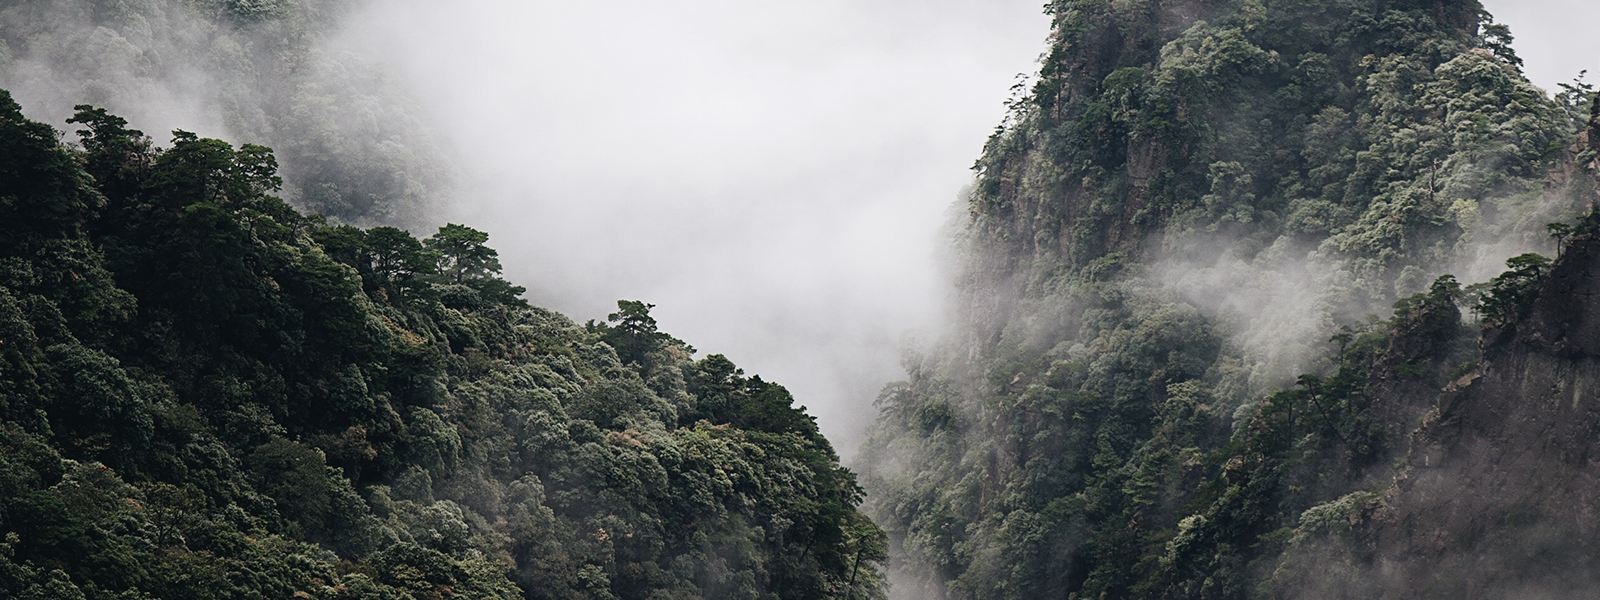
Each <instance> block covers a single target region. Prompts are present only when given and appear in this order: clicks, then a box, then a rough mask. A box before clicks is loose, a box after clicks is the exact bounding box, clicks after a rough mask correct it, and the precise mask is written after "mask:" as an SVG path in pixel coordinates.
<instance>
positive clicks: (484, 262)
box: [423, 223, 500, 283]
mask: <svg viewBox="0 0 1600 600" xmlns="http://www.w3.org/2000/svg"><path fill="white" fill-rule="evenodd" d="M488 241H489V234H487V233H484V232H482V231H478V230H476V229H473V228H471V227H467V226H466V225H457V224H455V223H448V224H446V225H445V226H444V227H440V228H439V232H438V233H435V234H433V237H430V238H428V239H427V241H426V242H423V245H424V246H426V247H427V248H428V249H429V250H432V251H434V252H436V253H437V254H436V259H437V261H438V265H439V272H440V273H442V274H444V276H445V279H447V280H449V281H450V282H451V283H468V282H471V281H477V280H483V279H490V278H493V277H495V276H497V275H499V274H500V258H499V257H500V253H499V252H496V251H495V250H494V249H493V248H490V247H488V246H485V245H484V244H485V243H487V242H488Z"/></svg>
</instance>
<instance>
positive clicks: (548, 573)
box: [0, 92, 885, 600]
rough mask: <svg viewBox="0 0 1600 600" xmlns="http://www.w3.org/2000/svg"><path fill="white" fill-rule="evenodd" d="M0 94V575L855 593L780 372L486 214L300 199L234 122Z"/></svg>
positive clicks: (846, 555)
mask: <svg viewBox="0 0 1600 600" xmlns="http://www.w3.org/2000/svg"><path fill="white" fill-rule="evenodd" d="M70 125H71V126H73V127H75V128H76V131H77V137H78V140H77V141H76V143H74V144H71V145H63V143H62V142H61V141H60V137H59V135H58V132H57V131H55V130H54V129H53V128H51V127H50V126H48V125H46V124H42V123H37V122H32V121H29V120H28V119H26V118H24V117H23V116H22V114H21V112H20V108H19V107H18V105H17V103H16V102H14V101H13V100H12V99H11V97H10V96H9V95H8V94H6V93H4V92H0V532H3V539H0V596H4V597H7V598H30V599H32V598H38V599H45V598H50V599H56V598H60V599H78V598H82V599H89V600H93V599H112V598H117V599H137V598H219V599H221V598H239V599H243V598H290V597H296V598H328V599H335V598H351V599H353V598H371V599H377V598H416V599H424V598H435V599H440V598H549V599H552V600H553V599H558V598H559V599H572V598H592V599H610V598H616V599H628V598H636V599H645V598H651V599H658V598H711V597H715V598H750V599H758V598H760V599H765V598H875V597H882V594H883V584H882V580H881V578H880V575H879V571H878V563H879V561H881V560H883V559H884V558H885V554H884V552H885V551H884V542H883V538H882V533H881V531H880V530H879V529H878V528H877V527H876V526H874V525H873V524H872V523H871V522H870V521H869V520H867V519H866V517H864V516H863V515H862V514H861V513H860V512H858V511H857V510H856V506H857V505H858V504H859V503H860V502H861V500H862V492H861V490H860V488H858V487H857V485H856V482H855V476H854V475H853V474H852V473H851V472H850V471H848V470H846V469H844V468H843V467H841V466H840V465H839V463H838V458H837V456H836V455H835V454H834V451H833V449H832V447H831V446H830V445H829V443H828V441H827V440H826V439H824V438H823V437H822V436H821V435H820V434H819V433H818V431H817V426H816V423H815V421H814V420H813V419H812V418H811V417H810V416H808V415H807V414H806V413H805V411H804V407H796V406H795V405H794V399H793V398H792V397H791V396H790V394H789V393H788V391H787V390H785V389H784V388H783V386H780V385H777V384H775V383H770V382H767V381H764V380H762V379H761V378H760V377H758V376H753V375H746V374H745V373H744V372H743V371H742V370H741V369H739V368H738V367H737V366H735V365H734V364H733V363H732V362H731V361H729V360H728V359H727V358H725V357H723V356H721V355H715V354H713V355H709V356H706V357H704V358H701V359H696V358H695V357H694V354H695V350H694V349H693V348H690V347H689V346H687V345H686V344H684V343H683V342H682V341H681V340H678V339H677V338H674V337H672V336H670V335H667V334H665V333H662V332H660V331H658V330H657V326H656V322H655V320H654V319H653V318H651V316H650V314H649V310H650V308H651V307H650V306H649V305H647V304H644V303H640V302H632V301H624V302H620V303H619V304H618V308H619V311H618V312H617V313H616V314H613V315H611V316H610V317H609V319H608V320H607V322H603V323H596V322H591V323H589V324H588V325H586V326H580V325H577V324H574V323H573V322H571V321H569V320H567V319H566V318H565V317H563V316H561V315H559V314H555V313H552V312H550V311H547V310H543V309H539V308H536V307H532V306H529V305H528V304H527V303H526V302H525V301H523V300H522V299H521V298H520V297H519V295H520V293H521V292H522V291H523V290H522V288H521V287H519V286H515V285H512V284H511V283H508V282H506V281H505V280H504V279H502V278H501V277H500V271H501V265H500V262H499V257H498V256H497V253H496V252H495V251H494V250H493V249H491V248H490V247H489V246H487V245H486V244H487V242H488V236H487V235H486V234H484V233H482V232H480V231H478V230H475V229H473V228H471V227H468V226H465V225H459V224H447V225H445V226H443V227H440V228H439V229H438V230H437V232H436V233H434V234H432V235H430V236H428V237H426V238H422V239H418V238H417V237H415V236H413V235H412V234H411V233H408V232H407V231H405V230H402V229H397V228H393V227H374V228H371V229H361V228H357V227H354V226H350V225H337V224H332V223H330V222H329V221H328V220H327V219H326V218H324V217H323V216H321V215H305V214H302V213H301V212H299V211H297V210H295V209H294V208H292V207H290V206H289V205H288V204H286V203H285V202H284V201H283V200H281V199H279V198H278V197H276V196H274V195H273V193H274V192H275V191H277V190H278V189H280V188H281V187H282V186H283V185H284V182H283V179H282V178H280V177H279V176H278V174H277V162H276V158H275V155H274V154H273V152H272V151H271V150H269V149H268V148H266V147H263V146H258V145H251V144H244V145H241V146H238V147H234V146H232V145H230V144H228V143H226V142H223V141H220V140H216V139H208V138H203V137H200V136H197V135H195V134H193V133H188V132H184V131H177V132H174V133H173V137H172V141H171V143H170V145H164V146H163V145H158V144H157V143H156V142H155V141H154V140H152V139H151V138H150V137H148V136H146V135H145V134H144V133H142V132H140V131H138V130H135V129H133V128H131V127H130V124H129V123H128V122H127V121H125V120H124V119H122V118H120V117H118V116H116V115H114V114H112V113H110V112H107V111H106V110H103V109H100V108H95V107H92V106H87V105H84V106H78V107H77V112H76V114H75V115H74V116H73V118H72V119H71V120H70Z"/></svg>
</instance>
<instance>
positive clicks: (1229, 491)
mask: <svg viewBox="0 0 1600 600" xmlns="http://www.w3.org/2000/svg"><path fill="white" fill-rule="evenodd" d="M1047 9H1048V10H1049V11H1050V12H1051V13H1052V14H1053V15H1054V19H1055V21H1054V22H1055V26H1054V32H1053V35H1052V38H1051V47H1050V50H1049V52H1048V53H1047V55H1046V57H1045V59H1044V62H1043V67H1042V69H1041V71H1040V73H1039V74H1038V77H1037V80H1036V81H1035V83H1034V84H1033V85H1032V87H1031V88H1028V89H1026V90H1024V91H1025V92H1026V93H1025V94H1022V95H1021V96H1019V97H1018V98H1017V99H1015V100H1014V101H1013V102H1012V109H1013V110H1012V113H1011V115H1010V116H1009V117H1008V118H1007V120H1006V122H1005V123H1004V124H1003V125H1002V127H1001V128H1000V129H999V130H998V131H997V132H996V133H995V135H994V136H993V137H992V138H991V139H990V141H989V143H988V145H987V147H986V148H985V151H984V153H983V155H982V157H981V158H980V159H979V160H978V162H977V164H976V165H975V169H976V173H977V181H976V185H975V188H974V190H973V192H972V194H971V197H970V201H969V203H968V210H967V211H966V215H965V216H966V219H965V220H964V222H962V223H960V224H959V226H960V234H959V236H958V244H959V245H960V250H961V259H960V261H961V263H960V264H959V265H958V269H957V285H958V288H959V299H958V305H957V310H958V313H959V315H958V316H959V320H960V323H958V324H957V326H956V327H955V330H954V331H953V332H952V333H951V334H950V335H949V336H948V338H947V339H946V340H944V342H943V343H942V344H941V345H939V346H937V347H934V348H932V349H929V350H927V351H926V352H924V353H922V354H920V355H915V356H912V357H910V359H909V360H908V370H909V379H908V380H907V381H905V382H902V383H899V384H894V385H891V386H890V387H889V388H887V389H886V390H885V391H884V393H883V395H882V396H881V397H880V399H879V401H878V402H879V406H880V409H881V411H882V412H881V416H880V418H879V420H878V422H877V423H876V425H875V426H874V429H873V433H872V437H871V439H870V441H869V442H868V443H867V444H866V446H865V447H864V448H863V451H862V454H863V457H862V460H861V464H860V468H861V469H862V472H863V475H864V484H865V487H866V489H867V490H868V492H869V506H868V512H869V514H871V515H872V516H873V517H874V518H875V519H876V520H877V522H878V523H879V524H880V525H881V526H883V527H884V528H885V529H886V530H887V532H888V534H889V536H890V541H891V546H892V547H893V549H894V553H895V555H896V558H895V567H894V570H896V571H898V573H899V576H900V577H901V579H900V581H901V582H902V583H901V586H900V587H901V588H902V589H906V590H907V593H908V595H907V597H952V598H984V599H995V598H1017V599H1023V598H1244V597H1256V596H1258V595H1268V596H1270V595H1273V594H1277V593H1281V590H1279V589H1277V588H1274V587H1273V580H1272V578H1271V574H1272V573H1273V572H1274V570H1275V569H1276V568H1277V564H1278V561H1279V560H1280V558H1281V557H1282V552H1283V551H1284V549H1285V548H1287V547H1289V545H1290V544H1291V543H1293V541H1294V540H1295V539H1297V536H1303V535H1312V534H1313V533H1314V532H1318V531H1324V530H1327V529H1328V528H1338V527H1340V525H1339V523H1340V522H1341V521H1340V519H1341V518H1343V516H1344V515H1346V514H1348V513H1349V511H1353V510H1357V509H1361V508H1362V507H1366V506H1368V504H1369V503H1370V502H1371V501H1373V500H1374V499H1375V498H1377V491H1379V490H1382V489H1384V486H1385V485H1387V482H1388V481H1390V480H1391V479H1392V478H1393V477H1394V475H1395V473H1396V472H1395V471H1394V469H1395V468H1398V465H1399V463H1396V462H1395V459H1397V458H1399V457H1403V456H1404V455H1405V452H1406V447H1407V435H1409V434H1410V432H1411V431H1412V430H1413V429H1414V428H1415V425H1416V424H1417V420H1418V419H1419V418H1420V417H1421V415H1422V414H1424V413H1425V412H1426V411H1427V410H1428V408H1429V405H1428V403H1429V402H1431V401H1432V399H1433V398H1434V397H1436V396H1437V393H1438V390H1439V389H1440V388H1441V387H1442V386H1444V385H1445V384H1446V383H1447V382H1449V381H1451V380H1452V379H1453V378H1454V377H1459V376H1460V375H1461V374H1462V373H1464V372H1467V371H1470V370H1471V369H1473V368H1475V367H1474V365H1475V364H1476V363H1475V362H1474V360H1475V359H1474V357H1475V355H1476V350H1475V347H1474V343H1473V342H1474V341H1475V340H1474V338H1475V336H1474V335H1472V333H1471V330H1470V328H1466V327H1465V326H1464V325H1463V324H1462V317H1461V308H1474V309H1475V310H1476V311H1477V314H1478V315H1480V316H1482V317H1484V318H1485V319H1486V320H1488V321H1494V322H1503V321H1506V320H1514V319H1516V318H1517V317H1518V315H1520V314H1523V312H1524V311H1525V310H1526V308H1527V306H1529V301H1530V300H1529V298H1531V296H1529V293H1530V292H1529V290H1532V289H1535V288H1536V287H1537V285H1538V281H1539V279H1540V277H1542V276H1543V274H1544V273H1545V272H1546V271H1547V265H1548V261H1545V260H1544V259H1542V257H1538V256H1537V255H1533V254H1527V255H1524V256H1521V257H1519V258H1518V259H1517V260H1515V261H1514V263H1513V264H1512V265H1511V267H1513V271H1512V272H1511V273H1509V274H1506V275H1505V276H1503V277H1501V278H1500V279H1497V280H1495V281H1494V282H1491V283H1489V284H1486V285H1483V286H1469V288H1468V289H1463V288H1462V286H1461V285H1460V284H1459V283H1457V281H1456V278H1454V277H1448V276H1446V275H1447V274H1449V273H1456V274H1460V275H1463V276H1464V277H1470V278H1469V279H1466V280H1467V281H1468V282H1471V281H1477V280H1479V279H1480V278H1481V279H1487V278H1488V277H1489V276H1490V275H1493V274H1494V273H1498V272H1499V271H1500V270H1501V269H1502V268H1503V267H1500V265H1501V264H1503V261H1504V260H1505V259H1506V257H1508V256H1512V255H1516V254H1522V253H1525V252H1529V251H1533V250H1537V251H1544V252H1548V248H1550V247H1551V244H1550V240H1549V239H1548V237H1547V235H1548V234H1549V233H1551V232H1557V230H1559V229H1560V227H1557V228H1554V229H1549V230H1547V228H1546V226H1545V224H1546V223H1549V222H1552V221H1566V220H1570V218H1571V217H1572V216H1574V215H1576V214H1578V213H1579V212H1582V209H1583V208H1584V207H1586V206H1587V205H1589V204H1590V203H1592V202H1593V201H1594V200H1595V195H1594V182H1593V179H1592V177H1591V176H1590V175H1592V174H1589V173H1587V172H1586V171H1584V169H1585V168H1586V167H1582V165H1586V164H1588V163H1589V162H1592V160H1593V156H1592V150H1590V149H1588V148H1587V147H1584V146H1581V145H1580V146H1578V147H1576V148H1574V139H1575V136H1577V134H1578V133H1579V130H1580V129H1582V128H1584V127H1585V126H1587V125H1588V124H1589V122H1590V118H1589V117H1590V114H1591V112H1590V107H1591V102H1592V97H1593V95H1592V91H1591V90H1590V89H1589V88H1588V87H1587V86H1585V85H1583V84H1581V83H1579V84H1575V85H1572V86H1568V87H1566V88H1564V90H1563V93H1561V94H1558V95H1556V96H1554V97H1551V96H1547V95H1546V94H1545V93H1544V92H1542V91H1541V90H1539V89H1537V88H1535V87H1534V86H1532V85H1531V84H1529V83H1528V82H1527V80H1526V79H1525V78H1524V77H1523V76H1522V75H1521V73H1520V71H1519V64H1520V61H1519V60H1518V58H1517V57H1516V55H1515V54H1514V53H1513V51H1512V50H1511V46H1510V42H1511V36H1510V33H1509V31H1508V30H1507V29H1506V28H1505V27H1503V26H1500V25H1497V24H1494V23H1492V22H1491V21H1490V20H1489V18H1488V15H1487V14H1485V13H1484V11H1483V10H1482V7H1481V6H1480V5H1479V4H1478V3H1477V2H1476V1H1474V0H1338V1H1324V0H1223V1H1220V2H1200V1H1192V0H1170V1H1157V0H1151V1H1131V2H1125V1H1108V0H1058V1H1056V2H1052V3H1050V4H1049V6H1048V7H1047ZM1586 152H1587V153H1589V154H1585V153H1586ZM1430 282H1432V283H1431V284H1430ZM1480 299H1481V300H1480ZM1390 306H1393V307H1394V308H1393V310H1394V317H1393V318H1392V319H1388V320H1384V319H1380V318H1379V317H1377V316H1369V315H1372V314H1375V313H1380V312H1387V311H1388V310H1389V308H1388V307H1390ZM1330 337H1331V340H1330ZM1302 373H1311V374H1309V375H1301V374H1302ZM1341 511H1343V512H1341ZM1288 595H1290V596H1292V595H1293V594H1292V593H1291V594H1288Z"/></svg>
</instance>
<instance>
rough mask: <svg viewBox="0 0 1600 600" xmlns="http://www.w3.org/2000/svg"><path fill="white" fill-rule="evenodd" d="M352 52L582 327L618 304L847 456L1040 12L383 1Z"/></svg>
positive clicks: (536, 283)
mask: <svg viewBox="0 0 1600 600" xmlns="http://www.w3.org/2000/svg"><path fill="white" fill-rule="evenodd" d="M368 19H369V23H368V24H367V25H365V26H362V27H358V28H355V31H356V33H355V34H353V35H356V36H359V37H353V38H352V39H351V40H349V43H351V44H355V45H358V46H365V47H368V48H370V50H372V51H374V52H376V53H379V54H382V55H384V56H386V57H388V58H387V60H389V61H391V63H392V65H393V66H394V67H395V68H396V69H398V71H399V72H400V73H402V74H403V75H404V76H405V77H407V78H409V79H410V80H411V81H413V82H414V85H415V89H416V91H417V93H419V94H420V95H421V96H422V97H423V99H424V102H425V103H426V104H427V105H428V106H431V107H432V108H433V109H434V110H435V111H436V113H437V115H438V118H439V123H440V125H441V127H442V128H444V129H445V130H446V131H448V132H449V133H450V134H451V135H450V137H451V138H452V139H453V140H454V141H455V143H456V145H457V146H458V147H457V150H458V151H459V152H460V156H461V159H462V167H463V172H464V175H463V177H462V181H463V190H462V194H461V198H460V199H459V200H458V201H457V202H456V203H455V204H454V205H453V206H452V209H451V211H450V213H449V214H448V215H447V217H448V218H450V219H452V220H456V221H459V222H465V223H469V224H471V225H472V226H474V227H479V228H482V229H485V230H487V231H489V232H490V235H491V239H490V244H491V245H492V246H494V247H496V248H497V249H499V250H500V252H501V254H502V259H503V260H502V263H504V264H505V265H506V275H507V277H508V278H509V279H511V280H513V281H515V282H517V283H519V284H521V285H525V286H527V287H528V288H529V290H530V291H529V296H530V298H531V299H532V300H533V301H534V302H535V303H536V304H541V305H544V306H550V307H552V308H556V309H559V310H561V311H563V312H565V313H567V314H568V315H569V316H571V317H572V318H574V319H577V320H580V321H582V320H584V319H590V318H603V317H604V315H605V314H606V313H608V312H611V311H612V310H615V304H614V303H615V301H616V300H617V299H619V298H627V299H639V300H645V301H647V302H651V303H654V304H656V305H657V308H656V309H655V311H654V314H655V315H656V316H657V318H658V319H659V320H660V322H661V324H662V328H663V329H664V330H666V331H669V332H671V333H673V334H674V335H677V336H678V337H681V338H683V339H685V340H687V341H689V342H690V343H691V344H693V345H694V346H695V347H697V348H698V349H699V350H700V351H701V352H700V355H701V356H704V355H705V354H707V353H723V354H727V355H728V356H729V358H731V359H733V360H734V362H735V363H737V364H739V365H740V366H742V367H744V368H745V369H746V370H747V371H749V372H752V373H758V374H760V375H762V376H763V377H764V378H766V379H768V380H773V381H777V382H780V383H783V384H784V385H786V386H788V387H789V388H790V389H791V390H792V391H793V392H795V395H796V396H797V397H798V399H799V402H800V403H803V404H806V405H807V406H809V407H810V408H811V410H812V412H813V414H816V415H817V416H818V417H819V420H820V421H821V423H822V426H823V429H824V431H825V432H826V433H827V434H829V435H830V437H832V438H833V439H834V440H835V445H836V446H838V447H839V450H840V451H841V452H843V453H845V454H849V453H851V452H853V451H854V449H855V446H856V445H857V443H858V441H859V432H860V430H861V429H862V428H864V427H865V425H866V423H867V422H868V421H869V420H870V417H871V416H872V414H873V413H872V409H871V401H872V399H873V398H874V396H875V394H876V393H877V390H878V389H879V388H880V387H881V386H882V385H883V384H884V383H886V382H888V381H891V380H893V379H897V378H900V377H901V370H900V367H899V348H900V344H901V336H902V334H903V333H904V332H906V331H907V330H910V329H913V328H916V327H918V326H920V325H922V324H924V323H927V322H929V321H930V320H931V318H932V316H933V315H934V313H935V312H936V301H937V300H938V299H939V298H940V297H941V296H942V294H943V290H944V286H942V285H938V284H937V283H936V280H937V277H936V275H935V272H934V267H933V262H934V261H933V253H934V251H935V248H937V247H939V244H937V243H936V242H935V236H936V231H937V230H938V228H939V226H940V224H941V223H942V221H943V215H944V213H945V211H946V209H947V208H948V207H949V206H951V204H952V203H954V202H955V201H956V199H957V197H958V195H959V193H960V191H961V189H962V187H963V186H964V185H965V184H966V183H967V182H968V181H969V179H970V178H971V172H970V171H969V168H970V166H971V165H972V163H973V161H974V159H976V158H977V155H978V152H979V150H980V149H981V148H982V145H983V142H984V140H985V139H986V138H987V136H988V135H989V133H990V132H991V131H992V130H993V129H994V126H995V125H996V124H998V123H999V122H1000V119H1001V117H1002V115H1003V114H1004V106H1003V104H1002V103H1003V101H1004V100H1005V99H1006V98H1007V96H1008V95H1009V88H1010V87H1011V85H1012V83H1013V82H1014V79H1015V77H1016V75H1017V74H1018V73H1021V72H1025V71H1028V72H1031V71H1033V70H1035V69H1036V68H1037V65H1036V59H1037V57H1038V55H1039V53H1040V52H1041V51H1042V49H1043V43H1044V39H1045V36H1046V34H1047V31H1048V26H1049V21H1048V18H1047V17H1046V16H1044V15H1043V14H1042V13H1041V11H1040V2H1039V0H999V1H996V0H931V1H919V2H912V1H899V2H870V3H868V2H856V1H848V0H820V1H819V0H812V1H808V2H793V3H789V2H785V3H777V2H749V1H748V0H729V1H690V2H670V3H666V2H654V1H652V2H640V1H632V0H627V1H611V2H603V3H596V2H542V1H541V2H525V1H515V0H468V1H463V2H448V3H446V2H428V1H421V0H415V1H413V0H405V1H402V2H384V3H381V4H379V5H377V9H376V10H375V11H373V12H372V13H370V14H369V16H368Z"/></svg>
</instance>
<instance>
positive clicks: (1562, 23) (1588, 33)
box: [1483, 0, 1600, 92]
mask: <svg viewBox="0 0 1600 600" xmlns="http://www.w3.org/2000/svg"><path fill="white" fill-rule="evenodd" d="M1483 5H1484V7H1485V8H1487V9H1489V12H1490V13H1491V14H1493V15H1494V17H1495V20H1496V21H1499V22H1501V23H1505V24H1506V25H1510V26H1511V33H1512V36H1513V37H1515V38H1516V41H1515V42H1514V47H1515V49H1516V51H1517V56H1520V57H1522V61H1523V63H1524V67H1523V71H1524V72H1526V73H1527V74H1528V78H1529V79H1532V80H1533V82H1534V83H1536V84H1538V85H1539V86H1540V87H1543V88H1545V90H1547V91H1552V92H1554V91H1559V88H1557V87H1556V85H1557V84H1559V83H1567V82H1571V81H1572V79H1573V78H1574V77H1577V76H1578V72H1579V71H1583V70H1586V69H1587V70H1588V71H1589V72H1590V74H1591V75H1592V76H1591V77H1589V78H1588V79H1587V81H1589V82H1590V83H1600V43H1597V40H1600V36H1596V35H1595V25H1596V24H1600V0H1483Z"/></svg>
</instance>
